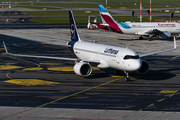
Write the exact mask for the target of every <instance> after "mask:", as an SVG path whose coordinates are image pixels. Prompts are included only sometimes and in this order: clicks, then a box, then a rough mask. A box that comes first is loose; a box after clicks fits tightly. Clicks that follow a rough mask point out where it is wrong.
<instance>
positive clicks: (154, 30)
mask: <svg viewBox="0 0 180 120" xmlns="http://www.w3.org/2000/svg"><path fill="white" fill-rule="evenodd" d="M146 33H147V34H160V33H162V31H160V30H158V29H153V30H149V31H147V32H146Z"/></svg>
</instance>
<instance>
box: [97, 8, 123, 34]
mask: <svg viewBox="0 0 180 120" xmlns="http://www.w3.org/2000/svg"><path fill="white" fill-rule="evenodd" d="M98 8H99V12H100V15H101V19H102V22H103V23H104V24H108V25H109V28H110V29H111V30H112V31H114V32H118V33H123V32H122V30H121V29H120V27H119V26H118V24H117V22H116V21H115V20H114V18H113V17H112V16H111V15H110V14H109V12H108V11H107V10H106V9H105V7H104V6H103V5H98Z"/></svg>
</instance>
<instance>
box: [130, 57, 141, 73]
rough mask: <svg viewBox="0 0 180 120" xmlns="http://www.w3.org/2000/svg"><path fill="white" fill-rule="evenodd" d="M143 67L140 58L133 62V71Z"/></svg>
mask: <svg viewBox="0 0 180 120" xmlns="http://www.w3.org/2000/svg"><path fill="white" fill-rule="evenodd" d="M140 68H141V61H140V60H138V61H136V62H134V63H133V64H132V69H133V71H136V70H139V69H140Z"/></svg>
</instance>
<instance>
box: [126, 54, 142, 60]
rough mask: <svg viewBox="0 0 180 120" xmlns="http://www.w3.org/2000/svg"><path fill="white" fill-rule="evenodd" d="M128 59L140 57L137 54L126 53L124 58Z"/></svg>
mask: <svg viewBox="0 0 180 120" xmlns="http://www.w3.org/2000/svg"><path fill="white" fill-rule="evenodd" d="M128 59H139V55H136V56H132V55H126V56H125V57H124V60H128Z"/></svg>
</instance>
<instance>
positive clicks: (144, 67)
mask: <svg viewBox="0 0 180 120" xmlns="http://www.w3.org/2000/svg"><path fill="white" fill-rule="evenodd" d="M148 70H149V64H148V63H147V62H146V61H145V60H142V66H141V68H140V69H139V70H138V72H139V73H141V74H146V73H147V72H148Z"/></svg>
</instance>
